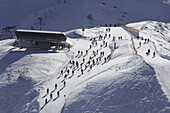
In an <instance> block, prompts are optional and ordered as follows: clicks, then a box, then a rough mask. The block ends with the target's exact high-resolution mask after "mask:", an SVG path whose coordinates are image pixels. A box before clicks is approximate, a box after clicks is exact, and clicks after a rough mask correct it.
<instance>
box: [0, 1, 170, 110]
mask: <svg viewBox="0 0 170 113" xmlns="http://www.w3.org/2000/svg"><path fill="white" fill-rule="evenodd" d="M66 1H67V3H66V4H64V3H63V2H64V0H48V2H47V0H27V1H25V0H1V1H0V14H2V15H1V18H0V29H2V28H5V27H8V26H16V28H14V29H13V30H14V31H15V29H18V28H22V29H39V28H42V30H50V31H57V32H58V31H59V32H60V31H63V33H64V34H66V36H67V41H66V42H67V43H69V44H70V45H71V50H70V51H68V50H67V49H63V50H62V49H61V50H57V49H55V48H52V49H50V50H40V49H38V48H33V47H29V46H28V47H24V48H23V49H20V48H19V47H16V46H14V42H15V41H16V40H15V39H7V38H8V33H6V34H5V31H4V30H1V31H0V39H4V40H0V113H169V112H170V74H169V73H170V23H168V22H170V15H169V14H170V6H169V3H170V2H169V0H66ZM16 15H17V16H16ZM38 18H39V19H40V18H42V21H41V25H40V20H39V19H38ZM134 22H136V23H134ZM115 23H123V24H127V23H130V24H128V25H127V26H129V27H134V28H136V29H138V30H139V36H140V38H139V39H137V38H136V37H135V36H134V35H133V34H131V32H129V31H127V30H126V29H125V28H122V27H110V28H111V31H110V32H108V31H106V29H107V27H99V26H100V25H104V24H108V25H109V24H112V25H113V24H115ZM82 28H85V31H84V32H82ZM4 34H5V35H4ZM105 34H107V37H106V39H105V41H106V42H107V47H105V46H104V47H102V48H101V47H100V45H103V41H104V39H102V40H98V38H99V35H102V36H104V35H105ZM109 34H110V35H111V37H110V38H109ZM1 36H2V38H1ZM113 36H114V37H115V38H116V39H115V41H114V40H113ZM120 36H122V40H118V37H120ZM131 37H132V38H133V40H134V46H135V48H136V49H137V54H135V52H134V50H133V46H132V41H131ZM94 38H95V39H96V40H97V46H92V48H91V49H89V47H90V44H92V40H93V39H94ZM148 38H149V42H146V43H145V40H144V39H148ZM142 39H143V40H142ZM140 42H141V46H139V43H140ZM115 43H116V48H114V44H115ZM148 49H150V55H146V52H147V51H148ZM86 50H88V54H85V52H86ZM97 50H98V51H99V53H98V55H96V56H94V55H93V51H95V52H96V51H97ZM78 51H83V55H77V54H78ZM100 52H104V56H103V57H101V61H99V62H98V63H96V59H97V58H100ZM153 52H155V53H156V56H153ZM90 56H91V57H92V59H94V60H95V64H94V66H93V67H92V69H90V66H88V67H87V69H85V65H84V64H83V66H82V69H84V71H83V74H81V69H80V67H79V68H76V66H73V65H71V64H70V63H69V61H70V60H72V61H75V62H76V61H78V62H79V64H80V63H82V62H83V58H84V59H85V63H87V62H88V60H89V57H90ZM105 57H106V58H107V61H106V62H104V58H105ZM90 63H91V65H92V60H91V62H90ZM66 67H67V69H69V71H70V72H69V75H68V77H67V79H65V81H66V86H65V87H64V85H63V82H64V75H65V74H66V73H67V72H65V73H64V75H63V76H61V75H60V72H61V70H63V71H65V70H66ZM72 70H74V71H75V73H74V75H73V76H72ZM55 84H57V89H55V88H54V86H55ZM47 88H49V90H50V91H49V94H47V91H46V90H47ZM57 91H60V96H59V97H57ZM50 93H52V95H53V98H52V99H50ZM64 95H65V96H64ZM45 99H47V103H46V104H45Z"/></svg>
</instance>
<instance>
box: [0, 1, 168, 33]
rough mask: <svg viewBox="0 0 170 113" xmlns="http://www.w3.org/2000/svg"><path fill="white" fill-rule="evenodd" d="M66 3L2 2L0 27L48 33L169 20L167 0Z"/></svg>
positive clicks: (0, 2)
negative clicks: (40, 20) (40, 21)
mask: <svg viewBox="0 0 170 113" xmlns="http://www.w3.org/2000/svg"><path fill="white" fill-rule="evenodd" d="M66 1H67V2H66V4H64V0H57V1H56V0H48V2H47V1H46V0H41V1H40V0H36V1H32V0H31V1H30V0H29V1H25V0H24V1H23V0H1V1H0V4H1V7H0V11H1V13H0V14H3V16H2V17H1V18H0V21H1V24H0V26H1V27H0V28H5V27H7V26H16V27H17V28H26V29H31V28H35V29H38V28H39V27H41V28H43V29H47V30H57V31H68V30H72V29H76V28H82V27H85V28H86V27H95V26H99V25H104V24H115V23H124V24H126V23H131V22H139V21H145V20H155V21H162V22H169V21H170V15H169V13H170V6H169V5H168V4H166V3H168V1H167V2H165V1H164V0H142V1H140V0H102V1H101V0H71V1H70V0H66ZM40 2H41V4H40ZM50 5H51V6H50ZM155 12H156V13H155ZM16 14H17V16H16ZM144 14H145V15H144ZM39 17H41V18H42V25H39V20H38V18H39Z"/></svg>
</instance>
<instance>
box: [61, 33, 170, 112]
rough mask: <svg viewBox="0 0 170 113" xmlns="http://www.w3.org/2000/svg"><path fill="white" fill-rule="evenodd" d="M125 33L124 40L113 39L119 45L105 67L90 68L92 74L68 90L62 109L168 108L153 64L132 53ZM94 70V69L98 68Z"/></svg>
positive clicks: (133, 109) (69, 110)
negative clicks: (100, 71)
mask: <svg viewBox="0 0 170 113" xmlns="http://www.w3.org/2000/svg"><path fill="white" fill-rule="evenodd" d="M124 32H126V31H124ZM122 34H123V33H122V32H121V35H122ZM126 37H127V39H128V40H127V41H126V39H125V40H119V41H118V42H117V43H119V44H118V45H119V48H118V49H116V50H115V51H114V52H113V54H112V55H111V56H110V57H111V58H110V61H109V62H108V63H107V64H105V66H103V67H102V70H105V71H102V73H97V74H95V72H93V73H92V72H91V73H90V74H91V76H92V77H90V79H89V78H88V79H87V80H88V81H87V80H85V81H84V82H83V83H82V84H80V85H78V86H77V87H76V88H75V89H74V90H73V91H72V92H71V93H70V95H69V97H68V98H67V99H66V103H65V105H64V107H63V109H62V112H63V113H73V112H74V113H81V112H107V113H113V112H118V113H119V112H121V113H127V112H129V113H136V112H138V113H144V112H148V111H150V112H170V103H169V102H168V99H167V97H166V96H165V94H164V93H163V92H162V89H161V86H160V84H159V82H158V81H157V78H156V76H155V70H154V68H153V67H152V66H151V65H149V64H148V63H146V62H145V61H144V59H143V58H142V57H141V56H139V55H134V53H133V50H132V47H131V42H130V38H131V36H130V35H127V36H126ZM108 67H109V68H108ZM94 70H95V71H97V72H98V71H99V70H101V68H99V69H98V70H97V69H94ZM92 71H93V70H92Z"/></svg>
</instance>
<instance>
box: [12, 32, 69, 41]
mask: <svg viewBox="0 0 170 113" xmlns="http://www.w3.org/2000/svg"><path fill="white" fill-rule="evenodd" d="M15 34H16V36H17V39H19V40H32V41H45V42H59V41H66V36H65V35H64V34H63V33H61V32H55V31H41V30H22V29H18V30H16V31H15Z"/></svg>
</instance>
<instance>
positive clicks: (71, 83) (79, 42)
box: [39, 28, 127, 112]
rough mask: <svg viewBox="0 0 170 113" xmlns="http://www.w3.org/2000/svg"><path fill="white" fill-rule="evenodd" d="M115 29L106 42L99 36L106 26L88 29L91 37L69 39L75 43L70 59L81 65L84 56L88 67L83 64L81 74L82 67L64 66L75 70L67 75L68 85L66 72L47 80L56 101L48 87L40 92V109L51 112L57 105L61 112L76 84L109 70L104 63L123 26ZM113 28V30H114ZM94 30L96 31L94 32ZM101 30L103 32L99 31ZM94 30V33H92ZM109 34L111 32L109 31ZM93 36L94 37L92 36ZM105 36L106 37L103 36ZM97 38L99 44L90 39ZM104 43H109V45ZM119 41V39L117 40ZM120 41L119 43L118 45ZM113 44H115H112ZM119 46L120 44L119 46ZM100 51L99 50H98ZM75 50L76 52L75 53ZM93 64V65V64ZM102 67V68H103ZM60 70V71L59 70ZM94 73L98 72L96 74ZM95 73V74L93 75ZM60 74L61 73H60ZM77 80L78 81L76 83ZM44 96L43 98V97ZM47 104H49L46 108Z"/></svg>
mask: <svg viewBox="0 0 170 113" xmlns="http://www.w3.org/2000/svg"><path fill="white" fill-rule="evenodd" d="M95 29H96V30H95ZM112 29H114V30H113V32H111V36H110V38H109V36H108V35H107V37H106V39H105V42H104V39H102V40H98V37H99V35H100V34H101V35H103V36H104V35H105V31H106V28H94V29H93V30H88V29H87V31H86V33H85V34H87V35H86V36H87V37H89V38H85V39H81V38H80V39H69V40H70V41H71V42H72V43H73V44H74V45H73V47H72V48H71V51H69V52H67V53H66V54H70V55H69V56H70V60H72V61H73V60H74V61H75V62H76V61H78V62H79V65H80V63H82V62H83V58H84V59H85V62H86V65H87V69H86V68H85V64H83V66H82V68H83V74H81V69H80V68H76V67H73V65H71V64H69V63H68V64H69V65H66V66H64V67H67V68H68V69H69V70H70V73H71V71H72V70H74V71H75V72H74V76H72V75H71V74H69V76H68V77H67V80H66V87H64V86H63V76H64V75H65V74H66V73H65V74H64V75H63V76H62V77H57V79H53V80H51V81H50V82H47V83H50V84H49V85H47V86H48V87H47V88H49V89H50V91H51V90H52V94H53V95H54V99H53V100H54V101H53V100H49V95H47V96H46V88H45V89H44V91H43V93H42V92H41V93H40V97H41V98H40V99H39V101H40V105H41V106H42V107H41V108H40V111H41V112H47V111H49V109H50V110H51V112H53V111H52V110H53V109H52V108H53V107H56V108H57V109H58V112H60V109H61V108H62V106H63V105H64V103H65V102H64V101H65V97H64V95H66V97H67V96H68V95H69V93H70V92H71V91H72V90H73V89H74V88H75V87H76V86H79V85H80V84H82V83H84V82H85V81H88V80H89V79H91V78H93V77H94V76H95V75H96V76H97V75H98V73H102V72H103V70H107V67H106V68H105V66H104V65H107V62H108V61H107V62H105V61H104V58H107V56H109V54H110V52H112V51H113V49H112V50H110V48H109V47H110V44H113V42H112V40H113V38H112V37H113V34H114V36H117V37H118V36H120V32H123V29H121V28H112ZM112 29H111V30H112ZM92 31H96V33H95V32H92ZM99 31H101V32H99ZM90 32H92V33H90ZM108 34H109V32H108ZM124 35H127V34H126V33H124ZM91 36H93V37H91ZM103 38H104V37H103ZM89 39H90V40H91V39H92V40H94V39H95V40H97V45H96V44H95V42H94V44H93V45H92V43H91V42H92V41H90V40H89ZM103 43H105V44H106V43H107V46H106V45H105V44H103ZM116 43H117V41H116ZM118 44H119V43H117V45H118ZM90 45H92V48H91V49H90V48H89V47H90ZM101 45H103V47H101ZM111 46H113V45H111ZM117 47H118V46H117ZM86 50H88V53H87V54H86ZM78 51H80V52H81V51H83V55H80V54H78V53H77V52H78ZM97 51H98V52H97ZM73 52H74V54H73ZM94 52H95V54H96V56H95V55H94ZM101 52H104V54H105V55H104V56H101ZM90 56H91V58H92V60H93V59H94V60H95V62H96V63H95V64H94V65H93V64H92V60H91V61H90V65H91V68H92V69H91V68H90V65H88V63H87V62H88V61H89V58H90ZM97 58H99V59H100V58H101V61H100V60H99V59H98V62H97ZM92 65H93V66H92ZM101 69H102V70H101ZM63 71H65V69H63ZM59 72H60V71H59ZM94 73H96V74H95V75H94ZM92 75H94V76H92ZM58 76H59V74H58ZM75 81H76V83H75ZM56 83H57V84H58V89H57V90H56V91H54V84H56ZM57 91H60V95H61V96H60V97H59V98H58V97H56V92H57ZM42 97H43V98H42ZM45 98H48V100H49V102H48V104H46V105H44V103H45ZM46 106H48V107H47V108H48V109H46Z"/></svg>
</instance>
